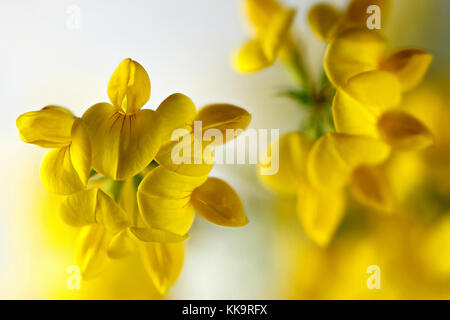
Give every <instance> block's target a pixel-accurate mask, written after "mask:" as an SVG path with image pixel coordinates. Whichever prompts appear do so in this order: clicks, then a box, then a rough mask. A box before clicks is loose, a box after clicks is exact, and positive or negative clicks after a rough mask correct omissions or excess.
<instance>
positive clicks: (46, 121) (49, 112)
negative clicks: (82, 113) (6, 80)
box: [16, 106, 75, 148]
mask: <svg viewBox="0 0 450 320" xmlns="http://www.w3.org/2000/svg"><path fill="white" fill-rule="evenodd" d="M74 120H75V117H74V115H73V114H72V113H71V112H70V111H69V110H67V109H65V108H62V107H58V106H47V107H44V108H42V109H41V110H39V111H31V112H27V113H24V114H22V115H20V116H19V117H18V118H17V120H16V125H17V128H18V129H19V135H20V138H21V139H22V140H23V141H25V142H26V143H33V144H36V145H38V146H40V147H42V148H60V147H64V146H66V145H68V144H69V143H70V141H71V130H72V125H73V122H74Z"/></svg>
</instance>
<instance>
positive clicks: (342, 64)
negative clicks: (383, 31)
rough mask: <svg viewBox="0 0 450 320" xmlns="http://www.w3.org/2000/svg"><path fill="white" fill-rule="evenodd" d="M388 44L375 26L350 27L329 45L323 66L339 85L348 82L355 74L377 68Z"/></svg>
mask: <svg viewBox="0 0 450 320" xmlns="http://www.w3.org/2000/svg"><path fill="white" fill-rule="evenodd" d="M385 50H386V44H385V41H384V39H383V38H382V36H381V35H380V33H378V32H376V31H373V30H364V29H350V30H347V31H344V32H341V33H339V34H338V35H337V36H336V38H335V39H334V40H333V41H331V43H330V45H329V46H328V48H327V51H326V54H325V60H324V68H325V71H326V73H327V76H328V78H329V79H330V81H331V82H332V83H333V85H334V86H335V87H337V88H339V87H342V86H344V85H346V83H347V81H348V80H349V79H350V78H352V77H353V76H355V75H357V74H359V73H362V72H366V71H373V70H376V69H377V68H378V65H379V62H380V61H381V60H382V58H383V57H384V54H385Z"/></svg>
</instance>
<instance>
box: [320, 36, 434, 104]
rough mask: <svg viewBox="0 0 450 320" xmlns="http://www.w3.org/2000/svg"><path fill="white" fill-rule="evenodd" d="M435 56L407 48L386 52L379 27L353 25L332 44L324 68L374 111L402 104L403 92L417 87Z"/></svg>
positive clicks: (344, 89)
mask: <svg viewBox="0 0 450 320" xmlns="http://www.w3.org/2000/svg"><path fill="white" fill-rule="evenodd" d="M431 61H432V56H431V55H430V54H429V53H427V52H426V51H423V50H418V49H406V50H401V51H397V52H395V53H393V54H391V55H387V54H386V42H385V40H384V39H383V37H382V36H381V35H380V33H379V32H377V31H371V30H367V29H350V30H346V31H343V32H341V33H339V34H338V35H337V36H336V37H335V38H334V39H333V41H331V43H330V44H329V46H328V48H327V52H326V54H325V61H324V68H325V72H326V73H327V76H328V78H329V79H330V81H331V82H332V83H333V85H334V86H335V87H336V88H338V89H342V90H343V91H345V92H346V93H348V94H349V95H350V96H352V97H353V98H354V99H356V100H358V101H359V102H360V103H362V104H363V105H364V106H365V107H366V108H368V109H370V110H371V111H374V112H378V111H382V110H385V109H387V108H391V107H393V106H395V105H397V104H399V102H400V100H401V95H402V92H405V91H409V90H411V89H413V88H414V87H416V86H417V85H418V84H419V82H420V81H421V80H422V78H423V77H424V75H425V73H426V71H427V69H428V67H429V65H430V63H431Z"/></svg>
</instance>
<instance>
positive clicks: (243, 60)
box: [233, 39, 275, 73]
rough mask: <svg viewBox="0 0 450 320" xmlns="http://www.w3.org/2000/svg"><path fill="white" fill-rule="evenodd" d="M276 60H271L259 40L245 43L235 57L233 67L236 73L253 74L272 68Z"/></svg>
mask: <svg viewBox="0 0 450 320" xmlns="http://www.w3.org/2000/svg"><path fill="white" fill-rule="evenodd" d="M274 61H275V60H269V59H268V58H267V57H266V55H265V53H264V51H263V48H262V44H261V41H260V40H259V39H254V40H250V41H248V42H247V43H245V44H244V45H243V46H242V47H241V48H240V49H239V50H238V51H237V52H236V54H235V55H234V57H233V66H234V69H235V70H236V71H239V72H244V73H251V72H257V71H260V70H262V69H264V68H267V67H268V66H270V65H271V64H272V63H273V62H274Z"/></svg>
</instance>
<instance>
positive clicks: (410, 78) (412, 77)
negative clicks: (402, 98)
mask: <svg viewBox="0 0 450 320" xmlns="http://www.w3.org/2000/svg"><path fill="white" fill-rule="evenodd" d="M432 60H433V56H432V55H431V54H429V53H428V52H426V51H423V50H417V49H409V50H402V51H399V52H396V53H394V54H393V55H391V56H390V57H389V58H387V59H386V60H384V61H383V62H382V63H381V68H382V69H383V70H386V71H389V72H392V73H394V74H395V75H396V76H397V77H398V79H399V81H400V84H401V86H402V89H403V91H408V90H411V89H413V88H414V87H416V86H417V85H418V84H419V83H420V81H422V79H423V77H424V76H425V73H426V72H427V70H428V67H429V66H430V64H431V61H432Z"/></svg>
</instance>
